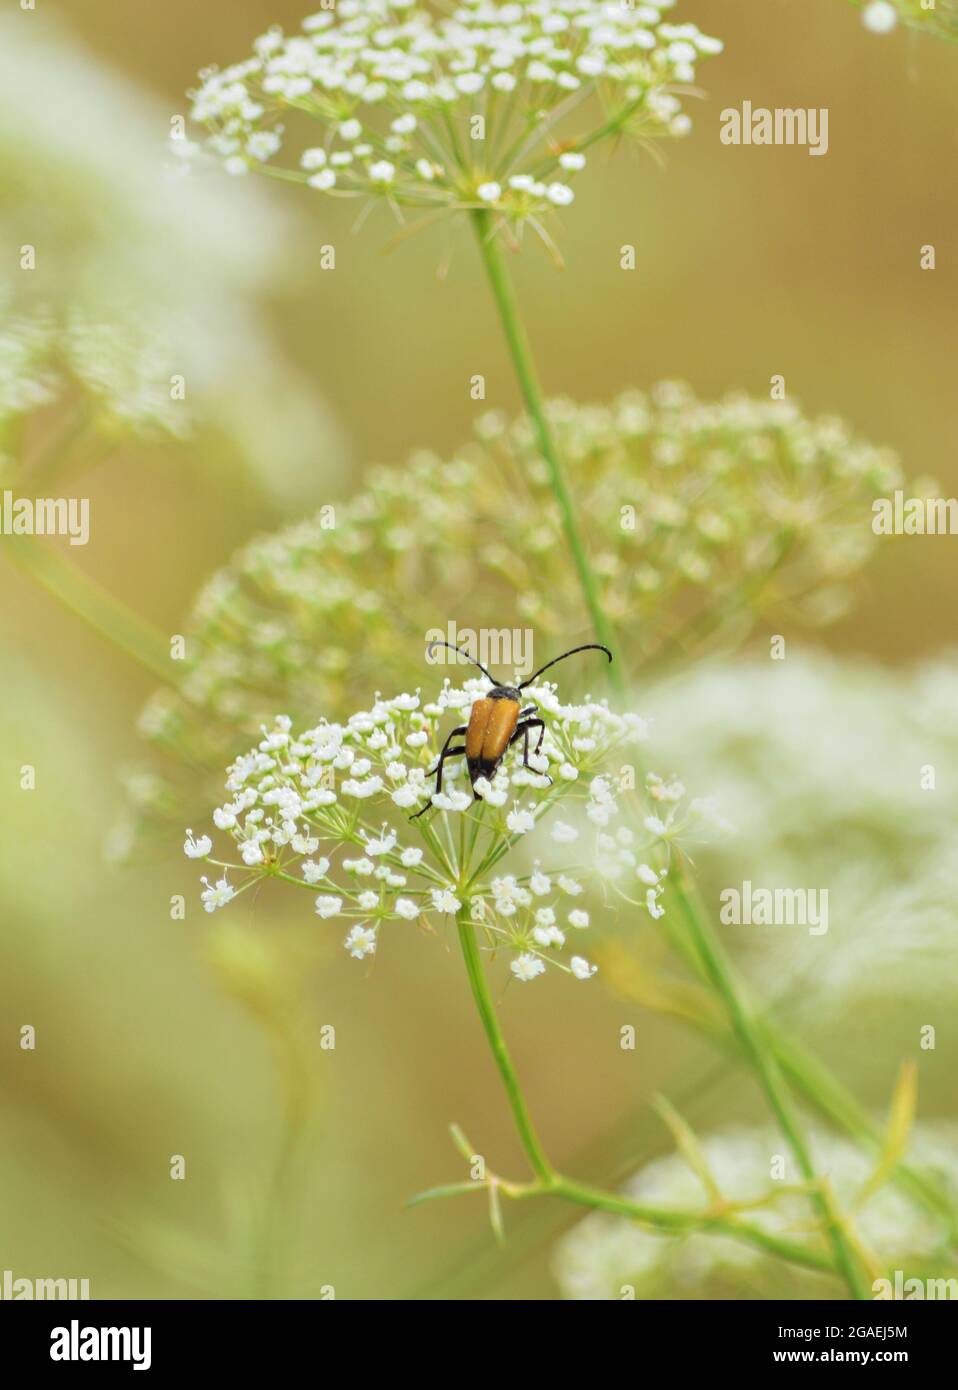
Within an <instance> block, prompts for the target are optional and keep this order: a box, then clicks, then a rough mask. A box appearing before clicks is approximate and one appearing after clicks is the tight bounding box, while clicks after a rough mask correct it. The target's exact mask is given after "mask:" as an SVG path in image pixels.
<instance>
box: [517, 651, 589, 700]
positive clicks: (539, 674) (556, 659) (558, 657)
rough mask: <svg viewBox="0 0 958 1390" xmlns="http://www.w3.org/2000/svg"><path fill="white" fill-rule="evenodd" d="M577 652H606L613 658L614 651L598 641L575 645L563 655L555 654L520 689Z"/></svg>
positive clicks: (523, 688)
mask: <svg viewBox="0 0 958 1390" xmlns="http://www.w3.org/2000/svg"><path fill="white" fill-rule="evenodd" d="M576 652H605V654H606V656H607V657H608V658H609V660H610V661H611V660H612V653H611V652H610V651H609V649H608V647H603V646H601V645H600V643H598V642H587V643H586V644H585V646H584V647H573V648H572V650H571V651H568V652H563V653H562V655H561V656H555V657H553V658H552V660H551V661H547V662H546V664H545V665H544V666H540V667H539V669H538V671H535V672H533V674H532V675H531V676H530V677H529V679H528V680H526V681H523V682H522V684H521V685H520V686H519V689H520V690H525V688H526V686H527V685H531V684H532V682H533V681H534V680H535V679H536V678H537V677H538V676H541V675H542V673H543V671H548V669H549V667H550V666H554V665H555V664H556V662H557V661H565V659H566V657H567V656H575V654H576Z"/></svg>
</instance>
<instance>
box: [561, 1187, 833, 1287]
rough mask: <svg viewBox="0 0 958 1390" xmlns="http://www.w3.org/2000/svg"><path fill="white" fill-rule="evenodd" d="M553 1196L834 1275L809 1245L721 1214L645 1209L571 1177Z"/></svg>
mask: <svg viewBox="0 0 958 1390" xmlns="http://www.w3.org/2000/svg"><path fill="white" fill-rule="evenodd" d="M551 1191H552V1194H553V1196H556V1197H562V1198H564V1199H565V1200H566V1201H567V1202H574V1203H575V1204H576V1205H577V1206H580V1207H589V1208H591V1209H592V1210H593V1211H607V1212H611V1213H612V1214H613V1215H614V1216H626V1217H630V1218H631V1219H632V1220H633V1221H641V1222H644V1223H646V1224H647V1225H651V1226H656V1227H657V1228H658V1229H662V1228H663V1227H669V1226H670V1227H671V1228H672V1229H673V1230H674V1231H675V1233H676V1234H680V1233H682V1232H689V1231H708V1230H712V1231H715V1232H717V1233H719V1234H721V1235H733V1236H736V1237H738V1238H739V1239H740V1240H744V1241H746V1242H747V1243H748V1244H749V1245H755V1246H757V1247H758V1248H759V1249H761V1250H764V1251H765V1252H766V1253H767V1254H770V1255H776V1256H778V1257H779V1258H780V1259H784V1260H788V1261H790V1262H791V1263H792V1264H797V1265H803V1266H804V1267H805V1268H806V1269H814V1270H817V1271H819V1273H824V1274H834V1273H835V1270H834V1267H833V1265H832V1262H831V1260H830V1259H829V1258H828V1256H827V1255H825V1254H823V1253H822V1252H820V1251H818V1250H815V1249H813V1248H812V1247H811V1246H807V1245H799V1244H797V1242H795V1241H791V1240H784V1239H782V1237H780V1236H775V1235H771V1234H770V1233H769V1232H768V1231H765V1230H763V1229H762V1227H761V1226H753V1225H751V1224H750V1223H749V1222H747V1221H738V1220H736V1219H735V1218H734V1217H729V1216H723V1215H722V1214H721V1213H710V1212H707V1211H705V1212H685V1211H675V1212H671V1211H667V1210H665V1211H664V1210H662V1209H661V1208H658V1207H647V1206H645V1205H644V1204H643V1203H641V1202H633V1201H631V1200H630V1198H628V1197H620V1196H619V1195H618V1194H617V1193H614V1192H603V1191H602V1190H601V1189H600V1188H597V1187H589V1186H588V1185H587V1184H586V1183H580V1182H574V1181H573V1180H572V1179H571V1178H564V1177H560V1178H559V1180H558V1182H557V1183H556V1184H555V1185H554V1186H553V1187H552V1189H551Z"/></svg>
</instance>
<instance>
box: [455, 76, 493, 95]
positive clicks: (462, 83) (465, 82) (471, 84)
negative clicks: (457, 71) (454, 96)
mask: <svg viewBox="0 0 958 1390" xmlns="http://www.w3.org/2000/svg"><path fill="white" fill-rule="evenodd" d="M485 81H486V79H485V78H484V77H483V75H482V73H481V72H464V73H462V74H461V75H460V76H459V77H457V78H456V79H455V82H456V86H457V87H458V88H459V90H460V92H464V93H465V94H466V96H473V95H475V93H476V92H481V91H482V88H483V86H484V85H485Z"/></svg>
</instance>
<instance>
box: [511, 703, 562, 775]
mask: <svg viewBox="0 0 958 1390" xmlns="http://www.w3.org/2000/svg"><path fill="white" fill-rule="evenodd" d="M524 712H525V711H523V713H524ZM531 729H538V730H539V740H538V742H537V743H536V747H535V751H536V753H537V754H538V752H539V749H540V748H541V747H542V740H543V739H544V738H545V736H546V726H545V720H544V719H526V720H525V721H524V722H523V723H521V724H517V725H516V731H515V733H514V734H513V735H512V738H511V739H510V740H509V743H510V745H511V744H513V743H515V742H516V740H517V739H519V738H521V739H522V740H523V747H522V766H523V767H528V768H529V771H530V772H535V771H536V769H535V768H534V767H531V766H530V764H529V731H530V730H531ZM539 776H540V777H549V774H548V773H547V772H541V773H539ZM549 781H550V782H551V781H552V778H551V777H549Z"/></svg>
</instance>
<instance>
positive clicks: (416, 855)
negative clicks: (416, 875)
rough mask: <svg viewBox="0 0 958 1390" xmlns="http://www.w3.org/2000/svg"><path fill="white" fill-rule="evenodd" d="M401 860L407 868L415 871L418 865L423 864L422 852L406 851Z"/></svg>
mask: <svg viewBox="0 0 958 1390" xmlns="http://www.w3.org/2000/svg"><path fill="white" fill-rule="evenodd" d="M399 858H400V860H401V861H402V864H403V865H404V867H405V868H407V869H414V868H415V867H416V865H417V864H420V863H422V850H421V849H404V850H403V852H402V854H401V855H400V856H399Z"/></svg>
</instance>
